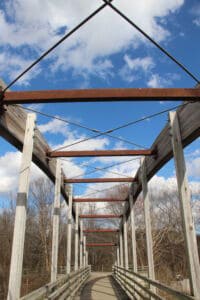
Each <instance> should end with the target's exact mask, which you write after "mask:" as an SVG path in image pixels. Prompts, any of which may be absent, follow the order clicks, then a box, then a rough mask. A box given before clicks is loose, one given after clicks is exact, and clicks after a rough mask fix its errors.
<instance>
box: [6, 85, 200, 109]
mask: <svg viewBox="0 0 200 300" xmlns="http://www.w3.org/2000/svg"><path fill="white" fill-rule="evenodd" d="M199 98H200V90H199V89H195V88H128V89H127V88H115V89H85V90H52V91H51V90H46V91H13V92H10V91H9V92H5V93H4V96H3V98H2V103H3V104H6V105H9V104H26V103H55V102H107V101H139V100H142V101H144V100H145V101H152V100H154V101H160V100H162V101H164V100H166V101H169V100H170V101H172V100H175V101H177V100H181V101H182V100H190V101H191V100H194V101H199Z"/></svg>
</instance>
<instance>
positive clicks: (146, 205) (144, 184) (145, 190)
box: [141, 157, 156, 292]
mask: <svg viewBox="0 0 200 300" xmlns="http://www.w3.org/2000/svg"><path fill="white" fill-rule="evenodd" d="M141 182H142V192H143V199H144V218H145V230H146V245H147V259H148V275H149V278H150V279H152V280H155V270H154V259H153V239H152V230H151V216H150V201H149V193H148V185H147V176H146V164H145V158H144V157H143V158H142V159H141ZM151 290H152V291H154V292H155V291H156V289H155V287H153V286H151Z"/></svg>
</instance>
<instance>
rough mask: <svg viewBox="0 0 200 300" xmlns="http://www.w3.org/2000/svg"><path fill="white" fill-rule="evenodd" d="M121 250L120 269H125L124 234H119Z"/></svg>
mask: <svg viewBox="0 0 200 300" xmlns="http://www.w3.org/2000/svg"><path fill="white" fill-rule="evenodd" d="M119 249H120V267H121V268H123V267H124V251H123V234H122V231H121V230H120V232H119Z"/></svg>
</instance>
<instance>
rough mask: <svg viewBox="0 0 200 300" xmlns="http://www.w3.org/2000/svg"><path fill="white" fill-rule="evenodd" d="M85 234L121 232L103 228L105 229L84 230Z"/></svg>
mask: <svg viewBox="0 0 200 300" xmlns="http://www.w3.org/2000/svg"><path fill="white" fill-rule="evenodd" d="M83 232H84V233H94V232H95V233H99V232H105V233H106V232H119V229H110V228H103V229H84V230H83Z"/></svg>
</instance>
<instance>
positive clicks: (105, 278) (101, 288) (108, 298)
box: [75, 272, 129, 300]
mask: <svg viewBox="0 0 200 300" xmlns="http://www.w3.org/2000/svg"><path fill="white" fill-rule="evenodd" d="M102 299H103V300H114V299H120V300H128V299H129V298H128V296H127V295H126V294H125V293H124V291H123V290H122V289H121V287H120V286H119V284H118V283H117V282H116V281H115V280H114V279H113V278H112V276H111V273H103V272H98V273H97V272H93V273H92V274H91V276H90V278H89V279H88V281H87V283H86V285H85V286H84V287H83V289H82V291H81V292H80V294H79V295H77V296H76V297H75V300H102Z"/></svg>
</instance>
